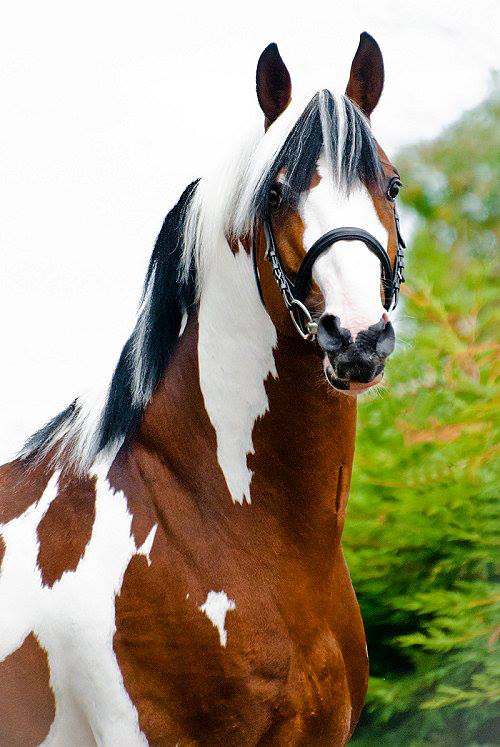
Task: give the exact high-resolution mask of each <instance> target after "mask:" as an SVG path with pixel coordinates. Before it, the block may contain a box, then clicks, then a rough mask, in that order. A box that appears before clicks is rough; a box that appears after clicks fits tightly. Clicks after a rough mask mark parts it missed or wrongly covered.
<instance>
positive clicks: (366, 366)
mask: <svg viewBox="0 0 500 747" xmlns="http://www.w3.org/2000/svg"><path fill="white" fill-rule="evenodd" d="M317 334H318V337H317V339H318V343H319V345H320V347H321V348H322V349H323V350H324V351H325V353H326V355H325V362H324V367H325V374H326V378H327V379H328V381H329V383H330V384H331V385H332V386H333V387H334V388H335V389H339V390H340V391H348V392H351V393H355V394H357V393H359V392H361V391H364V390H365V389H369V388H370V387H371V386H373V385H375V384H378V383H379V382H380V381H381V379H382V375H383V372H384V365H385V361H386V359H387V357H388V356H389V355H390V354H391V353H392V351H393V350H394V344H395V336H394V328H393V326H392V324H391V323H390V321H389V319H388V317H387V316H386V315H385V314H384V316H383V317H382V318H381V319H380V321H379V322H377V323H376V324H372V325H371V327H368V329H366V330H363V331H361V332H358V334H357V335H356V338H355V339H353V338H352V335H351V333H350V332H349V330H347V329H344V328H343V327H341V326H340V320H339V318H338V317H336V316H332V315H330V314H325V315H324V316H323V317H321V319H320V321H319V325H318V333H317Z"/></svg>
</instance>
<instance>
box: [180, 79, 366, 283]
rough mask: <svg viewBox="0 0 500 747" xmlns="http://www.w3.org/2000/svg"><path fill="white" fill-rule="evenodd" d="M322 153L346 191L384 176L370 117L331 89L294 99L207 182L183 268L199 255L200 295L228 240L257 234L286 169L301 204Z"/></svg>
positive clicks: (189, 223)
mask: <svg viewBox="0 0 500 747" xmlns="http://www.w3.org/2000/svg"><path fill="white" fill-rule="evenodd" d="M320 153H322V154H323V156H324V158H325V160H326V162H327V163H328V164H329V166H330V168H329V169H328V174H329V177H330V178H331V179H332V180H333V182H334V184H335V186H336V188H338V189H339V190H340V191H342V192H345V193H349V191H350V190H351V188H352V187H353V186H354V185H357V184H359V182H360V181H362V180H364V179H366V180H370V179H375V180H376V179H378V175H379V164H378V157H377V155H376V148H375V144H374V141H373V138H372V136H371V131H370V126H369V122H368V120H367V119H366V117H365V116H364V115H363V114H362V112H360V111H359V109H358V108H357V107H356V106H355V105H354V104H353V103H352V102H351V101H350V100H349V99H348V98H347V97H346V96H344V95H339V94H332V93H331V92H330V91H328V90H326V89H325V90H322V91H319V92H318V93H317V94H315V96H314V97H313V98H312V99H311V100H310V101H309V102H308V103H306V104H305V105H304V102H303V101H302V102H301V103H300V104H297V103H291V104H290V105H289V106H288V107H287V109H286V110H285V111H284V112H283V114H281V116H279V117H278V119H277V120H276V121H275V122H274V123H273V124H272V125H271V126H270V127H269V129H268V130H267V132H264V128H263V125H262V124H261V125H260V127H259V129H258V130H254V131H253V132H252V133H251V134H250V136H247V137H246V138H245V140H244V141H243V142H241V141H240V142H239V143H238V144H237V146H236V148H234V149H232V150H230V151H229V152H228V153H227V154H226V156H225V158H224V159H222V160H221V161H219V162H218V163H217V164H216V165H215V167H214V168H213V169H212V170H211V172H210V173H209V174H208V175H207V176H205V177H203V178H202V179H201V180H200V182H199V184H198V186H197V188H196V191H195V193H194V195H193V198H192V200H191V202H190V205H189V207H188V210H187V214H186V220H185V224H184V246H183V258H182V263H181V268H180V272H181V277H186V276H187V274H188V273H189V272H190V269H191V267H192V262H193V261H194V264H195V267H196V275H197V285H198V295H199V294H200V293H201V292H202V287H203V278H204V277H205V274H206V268H207V266H208V265H209V264H211V263H212V262H213V261H216V252H217V248H218V247H219V248H220V247H221V246H223V241H221V240H222V239H224V238H229V239H230V240H231V239H234V240H237V239H239V238H241V237H242V236H245V235H247V236H251V235H252V232H253V230H254V226H255V223H256V221H257V220H258V219H259V217H262V213H263V211H265V205H264V203H265V200H266V199H267V192H268V189H269V187H270V186H271V184H272V181H273V179H275V178H276V176H277V174H278V172H279V171H280V170H281V169H284V170H285V172H286V175H285V179H284V184H285V186H286V187H288V189H289V195H288V197H289V202H290V203H292V202H293V200H295V201H296V202H297V200H298V197H299V196H300V194H301V193H302V192H303V191H305V190H306V189H307V188H308V186H309V181H310V177H311V176H312V173H313V170H314V168H315V166H316V163H317V161H318V159H319V156H320Z"/></svg>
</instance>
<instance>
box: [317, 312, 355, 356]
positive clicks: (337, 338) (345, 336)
mask: <svg viewBox="0 0 500 747" xmlns="http://www.w3.org/2000/svg"><path fill="white" fill-rule="evenodd" d="M317 336H318V343H319V345H320V347H321V348H323V350H324V351H325V352H326V353H328V354H329V355H330V354H334V353H338V352H340V351H341V350H342V349H345V348H347V347H348V346H349V345H350V344H351V343H352V337H351V333H350V332H349V330H347V329H344V328H343V327H341V326H340V319H339V318H338V316H333V315H332V314H325V315H324V316H322V317H321V319H320V320H319V324H318V332H317Z"/></svg>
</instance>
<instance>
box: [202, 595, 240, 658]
mask: <svg viewBox="0 0 500 747" xmlns="http://www.w3.org/2000/svg"><path fill="white" fill-rule="evenodd" d="M198 609H199V610H200V612H203V613H204V614H205V615H206V616H207V617H208V619H209V620H210V622H211V623H212V625H213V626H214V628H217V630H218V631H219V640H220V645H221V646H223V647H224V648H225V647H226V645H227V630H226V628H225V624H226V615H227V613H228V612H234V610H235V609H236V604H235V602H234V600H233V599H229V597H228V596H227V594H226V592H225V591H209V592H208V595H207V598H206V601H205V602H203V604H201V605H200V606H199V607H198Z"/></svg>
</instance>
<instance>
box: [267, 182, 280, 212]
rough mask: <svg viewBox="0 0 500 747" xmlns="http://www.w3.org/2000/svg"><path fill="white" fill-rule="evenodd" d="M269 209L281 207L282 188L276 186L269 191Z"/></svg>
mask: <svg viewBox="0 0 500 747" xmlns="http://www.w3.org/2000/svg"><path fill="white" fill-rule="evenodd" d="M268 201H269V207H270V208H273V209H274V208H277V207H279V206H280V203H281V188H280V187H279V186H278V185H277V184H275V185H274V186H273V187H271V189H270V190H269V197H268Z"/></svg>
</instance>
